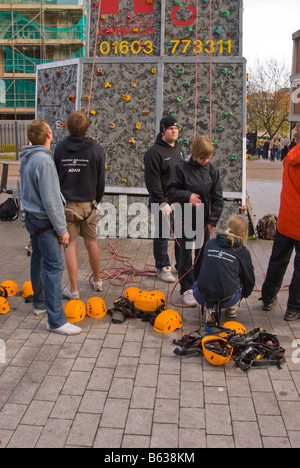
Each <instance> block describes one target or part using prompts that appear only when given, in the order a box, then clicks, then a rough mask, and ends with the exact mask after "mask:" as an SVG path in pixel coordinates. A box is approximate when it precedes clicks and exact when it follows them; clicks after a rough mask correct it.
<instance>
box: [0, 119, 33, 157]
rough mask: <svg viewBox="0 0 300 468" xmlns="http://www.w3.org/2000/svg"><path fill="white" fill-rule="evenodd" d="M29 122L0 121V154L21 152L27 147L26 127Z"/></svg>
mask: <svg viewBox="0 0 300 468" xmlns="http://www.w3.org/2000/svg"><path fill="white" fill-rule="evenodd" d="M30 122H31V121H30V120H22V121H18V120H16V121H14V120H0V153H14V152H16V151H17V148H18V151H21V148H22V146H23V145H27V143H28V139H27V127H28V125H29V123H30Z"/></svg>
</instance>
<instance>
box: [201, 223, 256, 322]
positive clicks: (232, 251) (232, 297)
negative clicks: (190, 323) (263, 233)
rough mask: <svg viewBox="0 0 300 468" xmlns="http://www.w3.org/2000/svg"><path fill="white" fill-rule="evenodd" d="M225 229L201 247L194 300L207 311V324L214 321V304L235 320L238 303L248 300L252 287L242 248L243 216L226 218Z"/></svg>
mask: <svg viewBox="0 0 300 468" xmlns="http://www.w3.org/2000/svg"><path fill="white" fill-rule="evenodd" d="M226 226H227V230H226V231H225V233H224V234H218V235H217V236H216V238H214V239H210V240H209V241H208V242H207V243H206V245H205V248H204V256H203V263H202V268H201V270H200V274H199V277H198V279H197V281H196V282H195V284H194V286H193V291H194V296H195V299H196V300H197V302H198V303H199V304H201V305H202V306H204V307H205V309H206V321H207V322H208V323H210V322H214V321H215V317H214V315H215V311H214V310H213V309H214V307H215V305H216V303H220V302H221V303H222V308H224V309H226V315H227V317H228V318H230V319H235V317H236V315H237V307H238V303H239V302H240V301H241V299H242V298H247V297H249V296H250V294H251V293H252V291H253V288H254V285H255V275H254V268H253V264H252V259H251V255H250V252H249V251H248V249H247V248H246V247H245V243H246V241H247V238H248V222H247V219H246V218H244V217H242V216H232V217H231V218H229V220H228V222H227V224H226Z"/></svg>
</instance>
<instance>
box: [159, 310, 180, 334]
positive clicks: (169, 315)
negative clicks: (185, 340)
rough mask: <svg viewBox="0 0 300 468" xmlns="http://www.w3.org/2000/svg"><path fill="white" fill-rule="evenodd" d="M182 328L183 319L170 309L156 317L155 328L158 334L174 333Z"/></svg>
mask: <svg viewBox="0 0 300 468" xmlns="http://www.w3.org/2000/svg"><path fill="white" fill-rule="evenodd" d="M182 326H183V324H182V318H181V317H180V315H179V314H178V312H176V311H175V310H171V309H168V310H164V311H163V312H161V313H160V314H159V315H158V316H157V317H156V319H155V322H154V327H153V328H154V330H155V331H157V332H158V333H172V332H174V331H175V330H177V329H179V328H182Z"/></svg>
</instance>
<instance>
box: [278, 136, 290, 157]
mask: <svg viewBox="0 0 300 468" xmlns="http://www.w3.org/2000/svg"><path fill="white" fill-rule="evenodd" d="M289 146H290V139H289V138H288V136H287V134H285V135H284V136H283V138H281V141H280V147H281V161H283V160H284V158H285V157H286V155H287V154H288V152H289Z"/></svg>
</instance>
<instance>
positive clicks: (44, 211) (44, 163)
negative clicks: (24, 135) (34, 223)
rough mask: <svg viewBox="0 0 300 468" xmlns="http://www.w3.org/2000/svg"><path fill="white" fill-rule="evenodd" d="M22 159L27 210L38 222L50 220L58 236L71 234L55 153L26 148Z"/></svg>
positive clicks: (23, 195)
mask: <svg viewBox="0 0 300 468" xmlns="http://www.w3.org/2000/svg"><path fill="white" fill-rule="evenodd" d="M20 159H21V200H22V204H23V208H24V209H25V210H26V211H28V212H29V213H31V214H33V215H34V216H36V217H37V218H38V219H45V221H46V222H45V224H46V223H47V221H48V220H49V221H50V222H51V224H52V226H53V229H54V230H55V232H56V233H57V235H58V236H62V235H64V234H65V233H66V232H67V224H66V218H65V212H64V205H65V199H64V197H63V196H62V194H61V191H60V185H59V180H58V175H57V171H56V167H55V164H54V161H53V157H52V154H51V151H50V150H49V149H48V148H46V147H45V146H24V147H23V150H22V152H21V154H20Z"/></svg>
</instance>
